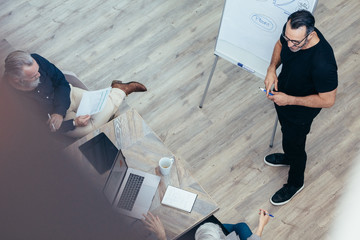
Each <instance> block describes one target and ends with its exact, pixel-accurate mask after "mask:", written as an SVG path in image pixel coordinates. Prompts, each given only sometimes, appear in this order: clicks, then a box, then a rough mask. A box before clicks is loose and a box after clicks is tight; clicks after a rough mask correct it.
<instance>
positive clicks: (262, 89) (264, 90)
mask: <svg viewBox="0 0 360 240" xmlns="http://www.w3.org/2000/svg"><path fill="white" fill-rule="evenodd" d="M259 88H260V90H261V91H263V92H265V93H266V89H264V88H261V87H259ZM269 95H270V96H274V94H272V93H271V92H269Z"/></svg>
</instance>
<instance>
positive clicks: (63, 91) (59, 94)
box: [32, 54, 70, 117]
mask: <svg viewBox="0 0 360 240" xmlns="http://www.w3.org/2000/svg"><path fill="white" fill-rule="evenodd" d="M32 57H33V58H34V59H35V60H36V61H37V62H38V64H39V65H40V66H41V69H42V70H43V71H45V72H46V75H47V76H46V77H47V78H48V79H50V80H51V82H52V85H53V88H54V99H53V112H52V113H57V114H59V115H61V116H63V117H65V114H66V111H67V110H68V108H69V106H70V85H69V82H68V81H66V79H65V76H64V74H63V73H62V72H61V71H60V70H59V69H58V68H57V67H56V66H55V65H54V64H52V63H51V62H49V61H48V60H46V59H45V58H43V57H41V56H40V55H38V54H32Z"/></svg>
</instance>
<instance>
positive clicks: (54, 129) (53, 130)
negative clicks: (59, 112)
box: [48, 113, 56, 132]
mask: <svg viewBox="0 0 360 240" xmlns="http://www.w3.org/2000/svg"><path fill="white" fill-rule="evenodd" d="M48 118H49V120H48V123H49V124H51V126H52V128H51V131H52V132H55V131H56V128H55V125H54V123H52V122H51V116H50V113H48Z"/></svg>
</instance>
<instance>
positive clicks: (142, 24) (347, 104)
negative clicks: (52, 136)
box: [0, 0, 360, 240]
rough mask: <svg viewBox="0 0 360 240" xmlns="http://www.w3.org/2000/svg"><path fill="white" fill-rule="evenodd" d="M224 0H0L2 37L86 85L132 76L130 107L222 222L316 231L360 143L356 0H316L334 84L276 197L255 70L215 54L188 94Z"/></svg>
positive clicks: (278, 233)
mask: <svg viewBox="0 0 360 240" xmlns="http://www.w3.org/2000/svg"><path fill="white" fill-rule="evenodd" d="M222 8H223V1H216V0H202V1H193V0H182V1H168V0H156V1H141V0H132V1H130V0H127V1H126V0H122V1H118V0H108V1H100V0H89V1H86V3H85V1H82V0H71V1H60V0H54V1H45V0H26V1H25V0H15V1H14V0H2V1H1V2H0V40H1V39H6V40H7V41H8V42H9V43H10V44H11V45H12V46H13V47H14V48H16V49H23V50H28V51H30V52H36V53H39V54H41V55H42V56H44V57H46V58H47V59H49V60H50V61H52V62H53V63H55V64H56V65H57V66H58V67H59V68H61V69H63V70H71V71H73V72H75V73H76V74H77V75H78V76H79V77H80V78H81V79H82V80H83V81H84V82H85V83H86V84H87V85H88V87H89V88H90V89H92V90H94V89H98V88H104V87H107V86H109V84H110V82H111V80H113V79H121V80H124V81H140V82H142V83H144V84H145V85H146V86H147V87H148V92H147V93H141V94H132V95H130V96H129V97H128V98H127V103H128V104H129V105H130V106H131V107H133V108H135V109H136V110H137V111H138V112H139V113H140V115H141V116H142V117H143V118H144V119H145V121H146V122H147V123H148V124H149V126H150V127H151V128H152V129H153V130H154V131H155V132H156V133H157V134H158V135H159V136H160V137H161V139H162V140H163V141H164V142H165V144H166V145H167V146H168V147H169V148H170V149H171V150H172V151H173V152H174V153H175V154H176V155H177V156H179V157H180V158H182V159H184V160H185V161H187V162H188V163H189V165H190V166H191V168H192V169H191V171H192V173H193V175H194V176H195V177H196V178H197V179H198V180H199V181H200V183H201V184H202V185H203V187H204V188H205V190H206V191H208V192H209V194H210V195H211V196H212V197H213V198H214V200H215V201H217V202H218V204H219V206H220V210H219V211H218V212H217V213H216V214H215V215H216V217H218V218H219V219H220V220H221V221H222V222H231V223H233V222H239V221H246V222H247V223H248V224H249V225H250V227H251V228H252V229H253V228H255V227H256V226H257V218H258V214H257V213H258V210H259V208H264V209H268V210H269V211H270V212H271V213H272V214H273V215H275V218H274V219H271V221H270V223H269V224H268V226H267V227H266V229H265V231H264V234H263V239H280V240H289V239H291V240H292V239H300V238H301V239H326V237H327V233H328V230H329V229H331V228H332V226H331V223H332V221H333V219H334V218H335V217H336V216H335V209H336V206H337V205H338V203H339V199H340V197H341V194H342V189H343V187H344V186H345V185H346V179H347V177H348V175H349V174H348V171H349V169H350V168H351V167H352V166H353V164H354V161H353V160H354V159H355V157H356V156H357V155H358V153H359V148H360V139H359V138H360V137H359V132H360V120H359V115H360V108H359V106H360V98H359V97H358V94H359V85H360V83H359V76H360V68H359V54H360V31H359V25H360V2H359V1H358V0H327V1H325V0H319V2H318V6H317V9H316V10H315V13H314V15H315V17H316V20H317V22H316V26H317V27H318V28H319V29H320V31H322V33H323V34H324V35H325V37H326V38H327V39H328V41H329V42H330V43H331V45H332V46H333V49H334V52H335V56H336V59H337V63H338V73H339V87H338V94H337V101H336V104H335V106H334V107H332V108H330V109H324V110H323V111H322V112H321V113H320V115H319V116H318V117H317V119H316V120H315V122H314V124H313V127H312V130H311V133H310V134H309V136H308V141H307V153H308V163H307V169H306V173H305V174H306V176H305V188H304V190H303V191H302V192H301V194H299V195H298V196H297V197H296V198H294V199H293V200H292V201H291V202H290V203H288V204H287V205H285V206H281V207H274V206H272V205H271V204H270V202H269V198H270V197H271V196H272V194H273V193H275V191H277V190H278V189H279V188H280V187H281V186H282V184H284V183H285V181H286V179H287V171H288V169H287V168H272V167H269V166H267V165H265V164H264V162H263V157H264V156H265V155H266V154H269V153H272V152H277V151H281V135H280V130H278V132H277V134H276V139H275V145H274V148H273V149H270V148H269V147H268V145H269V140H270V135H271V130H272V126H273V123H274V119H275V112H274V108H273V105H272V103H271V102H269V101H268V100H267V99H266V98H265V96H264V94H261V93H260V92H259V91H258V87H261V86H263V82H262V80H261V79H259V78H256V77H254V76H253V75H251V74H249V73H247V72H245V71H242V70H241V69H239V68H237V67H235V66H234V65H232V64H230V63H228V62H226V61H225V60H222V59H220V60H219V62H218V65H217V67H216V71H215V74H214V76H213V82H212V84H211V86H210V90H209V93H208V95H207V99H206V101H205V105H204V108H203V109H199V107H198V105H199V102H200V100H201V97H202V94H203V91H204V88H205V84H206V81H207V78H208V76H209V74H210V70H211V66H212V64H213V61H214V55H213V51H214V46H215V40H216V37H217V33H218V27H219V23H220V18H221V13H222Z"/></svg>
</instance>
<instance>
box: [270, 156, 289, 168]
mask: <svg viewBox="0 0 360 240" xmlns="http://www.w3.org/2000/svg"><path fill="white" fill-rule="evenodd" d="M264 163H265V164H266V165H269V166H272V167H288V166H290V164H272V163H269V162H268V161H266V157H264Z"/></svg>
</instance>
